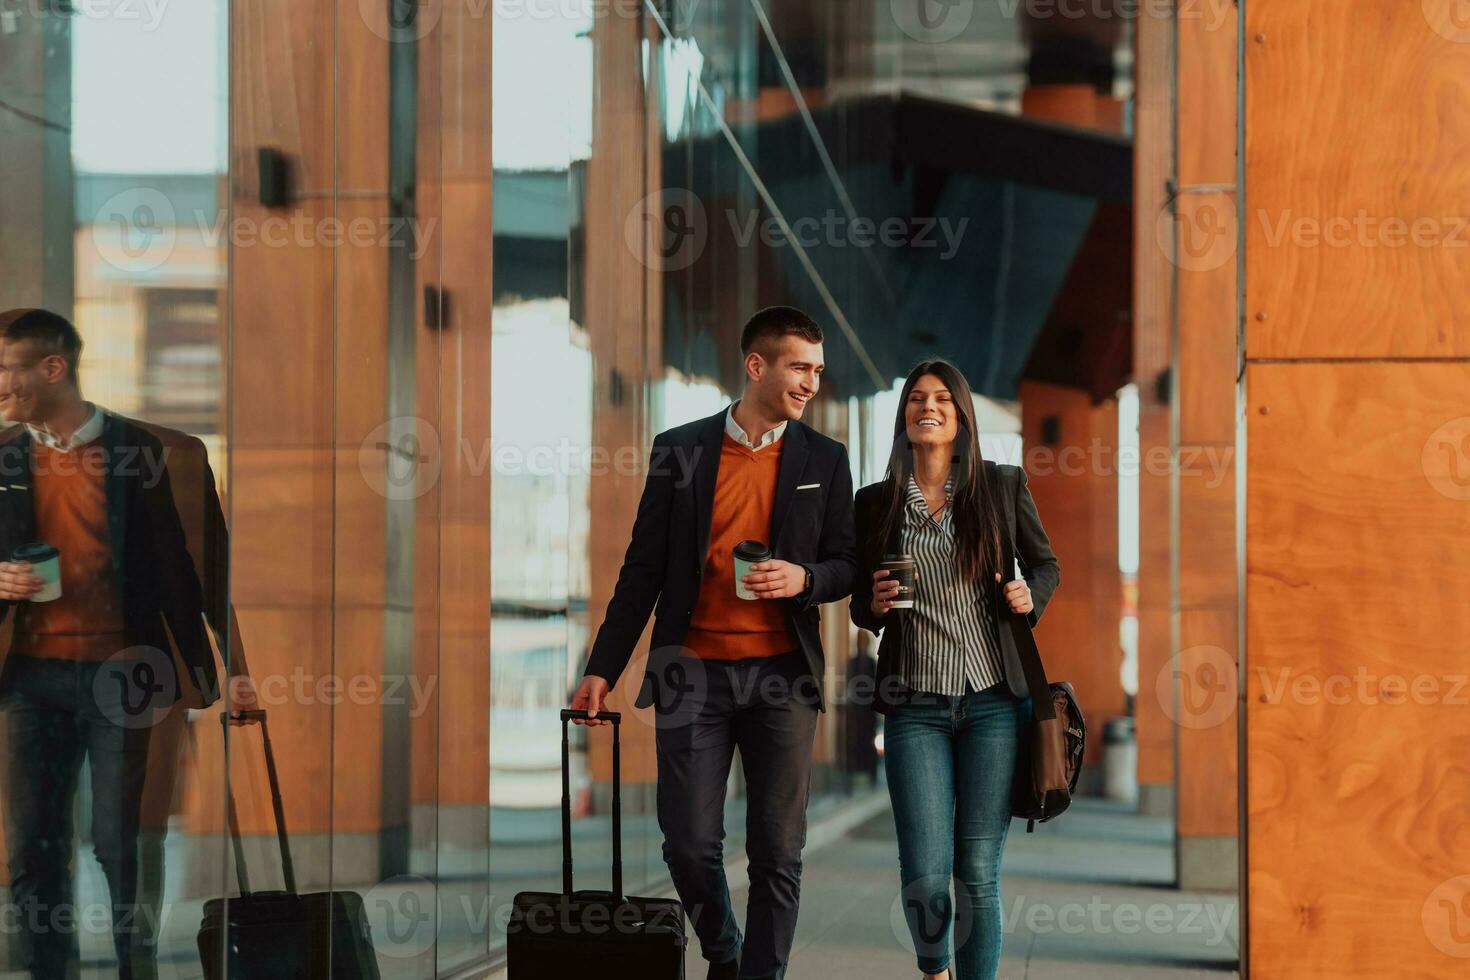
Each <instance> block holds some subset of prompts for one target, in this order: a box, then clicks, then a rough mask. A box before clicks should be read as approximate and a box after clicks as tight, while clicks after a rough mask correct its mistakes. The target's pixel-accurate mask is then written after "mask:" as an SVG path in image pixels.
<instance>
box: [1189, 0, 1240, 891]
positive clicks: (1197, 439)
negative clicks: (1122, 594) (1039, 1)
mask: <svg viewBox="0 0 1470 980" xmlns="http://www.w3.org/2000/svg"><path fill="white" fill-rule="evenodd" d="M1200 9H1201V11H1202V12H1204V13H1207V14H1210V16H1191V17H1180V18H1179V32H1178V40H1179V52H1178V105H1179V120H1178V124H1177V132H1178V153H1179V178H1178V183H1179V193H1178V197H1177V199H1176V201H1175V206H1174V210H1175V222H1174V236H1175V237H1174V243H1173V244H1174V253H1173V255H1174V261H1175V265H1176V266H1177V271H1176V275H1177V277H1178V279H1177V282H1178V287H1177V293H1176V296H1177V302H1178V308H1177V310H1176V312H1175V315H1176V318H1177V342H1178V346H1177V350H1176V363H1177V366H1178V372H1177V377H1178V398H1177V406H1176V408H1177V412H1178V415H1179V424H1178V428H1177V430H1176V431H1177V443H1176V445H1175V453H1174V458H1175V469H1176V471H1177V475H1176V477H1175V492H1176V494H1177V497H1176V500H1177V507H1178V511H1179V537H1178V541H1177V549H1178V551H1177V553H1178V562H1179V579H1178V585H1177V590H1176V592H1175V609H1174V615H1175V617H1176V619H1175V623H1176V629H1177V631H1178V632H1177V636H1178V648H1177V653H1176V662H1175V664H1174V685H1173V686H1174V688H1175V690H1174V691H1173V692H1172V704H1173V707H1174V712H1175V714H1174V715H1173V718H1174V720H1175V722H1176V723H1177V725H1178V728H1177V738H1178V769H1177V779H1178V794H1179V795H1178V814H1177V816H1178V860H1179V863H1178V878H1179V886H1180V887H1181V888H1185V889H1188V890H1201V889H1221V890H1233V889H1234V888H1235V887H1236V886H1237V883H1238V881H1239V871H1238V862H1239V851H1238V847H1237V837H1236V834H1237V829H1238V825H1239V821H1238V819H1237V812H1236V811H1237V808H1238V799H1239V797H1238V794H1237V792H1236V782H1237V773H1238V766H1237V757H1238V755H1239V752H1238V746H1237V741H1238V732H1239V720H1240V713H1239V712H1238V711H1237V710H1236V708H1237V703H1238V696H1237V691H1238V685H1237V683H1236V674H1237V670H1238V656H1237V654H1238V649H1237V646H1238V645H1237V642H1236V635H1237V629H1236V614H1237V611H1238V586H1237V578H1236V557H1235V527H1236V507H1235V503H1236V496H1235V428H1236V424H1235V420H1236V404H1235V387H1236V364H1237V351H1236V347H1237V325H1238V324H1239V322H1240V315H1239V311H1238V306H1239V304H1238V301H1237V298H1236V282H1237V277H1236V254H1237V250H1236V207H1235V200H1236V194H1235V168H1236V143H1237V140H1236V129H1237V127H1236V110H1235V106H1236V97H1237V85H1236V81H1237V72H1236V56H1237V49H1236V42H1237V37H1238V33H1239V32H1238V30H1237V20H1236V13H1235V10H1234V7H1233V6H1232V5H1231V4H1230V3H1229V2H1228V0H1211V2H1210V3H1207V4H1205V5H1203V6H1202V7H1201V8H1200Z"/></svg>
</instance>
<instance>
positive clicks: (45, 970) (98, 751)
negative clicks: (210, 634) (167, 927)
mask: <svg viewBox="0 0 1470 980" xmlns="http://www.w3.org/2000/svg"><path fill="white" fill-rule="evenodd" d="M81 354H82V339H81V336H80V335H79V334H78V333H77V330H76V328H75V327H74V326H73V325H72V324H71V323H70V322H68V321H67V320H66V319H65V318H64V317H62V316H59V315H58V314H55V313H51V312H48V311H46V310H14V311H8V312H6V313H3V314H0V416H3V417H4V418H5V420H6V421H9V422H13V423H18V424H19V425H20V426H21V428H19V430H18V431H13V432H10V433H7V435H8V436H9V438H8V439H6V440H4V441H3V442H0V483H3V486H4V488H5V489H4V492H3V493H0V622H4V621H6V620H8V621H9V622H8V623H6V625H8V626H9V627H10V629H11V633H10V642H9V646H8V649H4V650H0V653H3V654H4V658H5V660H4V667H3V669H0V719H3V723H4V726H5V733H6V738H7V745H6V749H7V756H6V759H5V764H4V766H3V767H0V797H3V801H4V821H5V823H4V826H5V849H6V861H7V864H8V867H9V871H10V889H11V903H12V905H11V906H10V908H9V909H8V911H9V912H11V913H12V914H13V915H14V916H15V917H16V918H15V921H16V922H17V923H18V925H17V928H16V933H17V940H18V942H17V945H18V947H19V953H20V957H19V958H20V960H21V965H22V967H23V968H24V969H26V970H27V971H28V972H29V973H30V975H31V976H32V977H34V978H37V980H51V978H55V977H68V976H76V971H77V969H78V963H79V962H80V959H79V957H80V950H79V941H78V932H77V929H76V928H59V927H53V926H52V924H53V923H57V922H66V921H71V920H69V919H68V917H69V916H70V917H72V919H74V918H75V916H76V915H77V914H79V913H78V912H77V906H76V897H75V895H74V894H73V878H74V874H73V857H72V852H73V849H74V846H75V843H74V840H73V817H72V812H73V809H74V806H75V802H76V793H77V784H78V781H79V779H80V777H81V774H82V770H83V768H84V766H85V767H86V768H87V769H88V777H89V783H90V786H91V791H92V802H91V818H92V819H91V831H92V848H93V850H94V851H95V853H96V856H97V860H98V863H99V864H100V865H101V866H102V872H103V875H104V877H105V878H106V880H107V888H108V892H109V895H110V898H111V915H112V921H113V943H114V947H115V949H116V953H117V961H118V966H117V975H118V977H119V978H122V980H130V978H132V977H142V976H154V975H156V964H155V963H154V956H153V950H152V948H151V947H150V946H149V940H150V939H151V938H152V930H151V928H144V927H142V926H140V925H139V924H138V914H139V910H138V904H137V903H138V898H139V884H140V882H139V874H140V866H139V831H140V822H141V813H142V800H143V795H144V789H145V785H146V779H147V776H148V774H149V766H150V762H151V760H152V756H151V754H150V753H151V752H152V745H153V743H152V736H153V731H152V730H153V728H154V726H155V724H156V723H157V721H158V720H159V718H160V717H161V716H163V715H164V713H165V712H168V711H169V710H170V709H171V708H172V706H173V704H174V703H175V702H176V701H178V700H179V698H180V697H183V696H188V697H189V698H190V699H191V700H190V702H189V703H191V704H195V705H201V706H203V705H208V704H211V703H213V702H214V701H215V700H217V699H218V697H219V689H218V688H219V682H218V674H217V672H216V670H215V667H214V661H213V659H212V658H213V653H212V651H211V650H210V646H209V640H208V638H207V637H206V635H205V631H204V614H205V611H206V607H205V597H204V593H203V588H202V586H201V584H200V580H199V576H198V573H197V572H196V570H195V567H194V564H193V560H192V559H191V558H190V556H189V552H188V548H187V541H186V537H185V534H184V530H183V527H182V525H181V523H180V519H179V513H178V509H177V506H176V503H175V500H174V496H173V490H172V483H171V481H170V478H169V474H168V470H167V467H166V466H165V465H163V464H164V461H165V455H164V444H163V443H162V442H161V441H160V440H159V439H158V438H157V437H156V436H154V435H152V434H151V433H149V432H147V431H146V430H144V429H143V428H142V427H140V426H139V425H137V424H135V423H134V422H132V421H130V420H128V419H125V418H123V417H122V416H120V415H116V414H114V413H112V412H109V411H107V410H106V409H103V408H101V407H99V406H97V405H94V404H92V403H91V402H89V401H86V400H85V399H84V398H83V397H82V389H81V384H80V381H79V380H78V367H79V364H80V361H81ZM27 545H30V546H32V548H31V549H26V547H25V546H27ZM36 545H44V546H45V547H46V551H48V552H49V554H50V555H51V556H53V557H54V559H55V561H56V563H57V566H58V570H59V578H60V589H59V594H54V593H52V592H50V591H48V592H46V593H43V592H42V591H41V590H42V585H43V581H42V578H41V576H40V575H38V574H37V572H38V571H40V569H39V568H37V567H36V566H33V565H32V564H31V562H30V561H29V560H26V558H25V557H23V556H28V555H30V556H35V555H36V554H37V552H36V551H35V546H36ZM178 664H182V666H183V668H184V669H183V670H178V669H177V665H178Z"/></svg>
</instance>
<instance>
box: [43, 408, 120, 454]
mask: <svg viewBox="0 0 1470 980" xmlns="http://www.w3.org/2000/svg"><path fill="white" fill-rule="evenodd" d="M87 407H88V408H90V409H91V410H92V414H91V415H88V416H87V421H85V422H83V423H82V424H81V425H79V426H77V431H75V432H73V433H72V434H71V438H70V439H67V440H65V441H62V440H60V439H58V438H56V436H54V435H52V434H51V433H50V432H47V431H46V430H45V429H39V428H37V427H36V426H34V425H31V424H30V423H29V422H27V423H26V428H27V429H30V430H31V438H32V439H35V440H36V441H37V442H39V443H40V444H41V445H43V446H49V447H50V448H52V449H55V450H57V451H58V452H63V453H69V452H71V451H72V450H73V449H76V448H77V447H78V446H85V445H86V444H87V443H89V442H91V441H92V440H93V439H96V438H97V437H98V436H100V435H101V434H102V412H101V410H99V409H98V408H97V406H96V405H93V404H92V403H91V402H87Z"/></svg>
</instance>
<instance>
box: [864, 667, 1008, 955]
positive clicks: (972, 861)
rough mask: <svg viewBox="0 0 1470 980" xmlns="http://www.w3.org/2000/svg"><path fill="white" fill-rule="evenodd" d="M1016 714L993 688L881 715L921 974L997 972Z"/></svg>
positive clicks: (1000, 688) (906, 904)
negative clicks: (952, 894)
mask: <svg viewBox="0 0 1470 980" xmlns="http://www.w3.org/2000/svg"><path fill="white" fill-rule="evenodd" d="M1022 705H1023V702H1019V701H1017V700H1016V699H1015V698H1014V697H1013V696H1012V695H1011V693H1010V691H1009V690H1008V689H1007V688H1006V686H1005V685H1004V684H997V685H995V686H994V687H989V688H986V689H985V690H983V691H973V692H971V693H968V694H965V695H963V696H959V697H950V696H946V695H940V694H930V695H925V696H923V698H922V699H921V701H920V702H919V703H914V704H907V705H902V706H898V707H895V708H893V709H892V710H891V711H890V712H889V714H888V720H887V723H886V725H885V727H884V735H883V744H884V765H885V769H886V772H887V774H888V794H889V796H890V798H891V799H892V800H893V816H894V821H895V823H896V824H897V826H898V861H899V876H900V879H901V881H902V884H903V894H902V901H903V908H904V915H905V918H906V919H907V921H908V927H909V933H910V935H911V936H912V937H913V940H914V951H915V953H916V954H917V955H918V961H919V969H920V970H922V971H923V972H925V973H940V972H942V971H943V970H944V969H945V968H946V967H949V966H950V965H951V960H953V970H952V971H951V972H952V976H953V978H954V980H994V978H995V976H996V972H997V970H998V969H999V967H1000V944H1001V931H1002V928H1001V908H1000V857H1001V850H1002V849H1003V848H1004V846H1005V840H1006V832H1007V831H1008V830H1009V829H1010V824H1011V774H1012V772H1013V771H1014V770H1015V765H1016V752H1017V749H1018V747H1019V744H1020V725H1021V721H1022V717H1023V708H1022ZM951 878H953V879H954V880H955V894H956V896H957V898H958V904H959V907H958V909H956V908H954V903H952V902H951V900H950V879H951ZM951 939H952V940H953V943H954V947H955V951H954V955H953V956H951V953H950V944H951Z"/></svg>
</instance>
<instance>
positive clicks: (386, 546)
mask: <svg viewBox="0 0 1470 980" xmlns="http://www.w3.org/2000/svg"><path fill="white" fill-rule="evenodd" d="M335 13H336V17H335V20H336V27H335V38H336V59H335V60H336V71H335V90H336V105H337V134H336V144H337V147H336V175H337V176H336V181H337V190H336V194H335V195H334V196H335V198H336V204H335V211H334V213H335V215H336V216H337V218H338V219H339V220H341V221H343V222H344V225H345V226H346V227H349V228H350V227H354V226H357V227H363V228H367V227H372V228H374V229H375V231H376V233H375V234H374V235H372V236H371V240H368V238H366V237H364V238H361V239H358V240H354V239H353V237H352V236H351V235H349V236H347V237H346V239H345V241H344V242H343V243H342V244H341V245H338V246H336V247H334V248H331V249H329V250H328V251H330V252H331V255H332V258H333V264H332V275H333V277H334V281H335V289H334V291H333V292H334V296H333V306H334V313H335V322H334V324H333V331H332V332H333V334H334V336H335V350H334V353H333V363H332V377H333V379H334V384H333V386H332V405H333V415H334V419H333V431H332V442H331V444H332V449H333V453H332V463H333V472H334V475H335V481H334V485H333V487H332V491H333V494H332V504H331V511H332V513H333V514H334V516H335V518H336V523H335V525H334V528H333V555H334V558H333V576H332V578H333V595H332V599H331V607H330V609H331V625H332V642H331V647H330V650H331V670H332V673H333V675H334V676H335V677H337V678H340V679H341V683H342V684H343V685H344V686H345V685H351V684H357V685H358V690H359V691H369V690H371V691H373V692H374V694H373V696H349V697H343V698H341V699H340V701H339V703H337V704H331V703H313V704H311V705H309V706H308V707H307V708H304V709H301V710H302V712H303V714H309V713H316V714H320V715H330V718H331V723H332V767H331V771H332V786H331V789H332V795H331V800H332V808H331V824H330V832H331V837H332V880H333V881H334V882H337V883H339V884H341V885H349V884H361V883H371V882H376V881H378V880H379V878H380V876H381V875H382V873H383V865H384V856H385V852H384V850H383V848H384V846H385V845H388V847H389V850H388V852H387V854H389V855H392V854H393V853H394V852H396V851H397V850H398V849H399V847H401V845H395V844H390V843H389V842H390V840H393V839H397V840H401V838H402V836H403V834H404V831H405V828H404V826H403V816H402V806H401V804H400V805H399V806H396V807H385V806H384V797H385V793H387V794H391V796H392V797H394V798H401V796H402V793H403V790H402V788H401V787H400V786H399V785H398V784H399V783H400V781H401V780H402V779H403V778H404V776H403V774H402V772H401V770H400V769H398V768H397V767H396V766H393V767H385V765H384V753H385V751H388V750H390V748H391V747H392V743H390V742H386V741H385V739H384V734H385V727H384V724H385V719H387V718H388V717H391V716H393V715H395V714H397V713H398V712H399V711H401V710H403V709H400V708H398V707H397V706H396V705H395V704H394V703H393V702H396V701H399V700H401V689H400V690H399V691H394V692H392V695H391V696H390V694H389V691H388V687H387V684H384V683H383V680H384V678H385V677H386V678H387V679H388V681H389V683H395V681H394V680H393V679H394V678H395V677H401V676H403V674H404V673H406V671H405V670H404V669H403V668H402V667H401V666H399V665H398V664H397V663H394V662H390V660H389V659H388V657H387V654H389V653H391V652H392V648H393V647H394V646H396V644H397V643H398V640H397V638H396V637H394V636H393V635H392V634H390V633H389V632H388V631H387V628H386V624H387V622H388V616H387V613H388V610H389V609H390V605H389V599H390V597H391V593H390V591H389V589H388V581H389V579H388V566H389V562H390V561H391V562H395V563H396V562H397V561H399V560H402V558H403V557H404V556H401V555H400V554H398V551H399V544H398V542H397V541H395V540H393V539H392V538H390V536H389V527H390V525H389V522H388V514H389V508H390V507H391V506H392V503H393V500H392V497H393V495H394V491H395V490H396V489H397V488H396V486H395V481H394V479H393V474H394V473H396V472H399V471H400V468H401V465H402V464H401V463H400V462H399V461H398V460H396V459H394V458H393V454H394V453H396V452H399V451H401V449H402V446H400V445H399V444H398V443H397V441H396V440H395V439H394V437H393V434H392V433H391V431H390V433H389V434H388V437H387V438H386V439H385V438H384V433H383V429H382V426H383V422H384V420H385V419H386V418H387V417H388V416H389V415H390V414H391V413H390V400H389V399H390V396H391V395H392V393H393V391H394V388H395V379H393V378H391V377H390V375H389V367H390V365H389V351H390V349H391V347H390V339H389V334H390V330H392V329H397V327H396V324H394V325H390V321H391V319H392V318H393V317H394V313H393V311H392V309H391V304H390V299H391V297H390V289H389V274H390V262H391V261H392V255H393V246H392V245H391V244H390V243H391V242H392V241H393V233H394V225H393V224H392V221H393V217H394V215H393V207H392V204H391V202H390V195H391V186H390V185H391V179H390V171H389V140H390V136H389V124H390V105H389V88H390V72H389V57H390V48H391V47H392V46H393V45H394V44H401V43H404V42H402V41H397V40H395V41H390V40H389V38H388V36H387V35H388V32H387V31H384V30H383V29H382V25H381V24H380V23H377V22H374V21H373V20H371V19H370V18H368V17H365V16H364V15H363V12H362V10H361V9H359V7H358V5H355V4H337V5H336V6H335ZM408 84H412V81H411V80H410V82H409V83H408ZM346 689H347V690H350V688H346ZM323 700H325V699H323ZM396 738H397V736H396V733H395V740H396ZM385 817H387V818H389V819H391V821H392V825H391V826H388V825H385ZM390 835H391V836H390ZM390 861H391V865H390V867H391V869H392V870H393V871H398V870H402V867H401V863H400V861H399V859H398V858H394V857H390Z"/></svg>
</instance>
